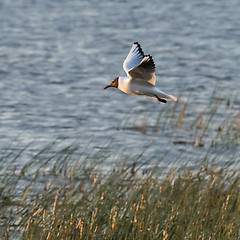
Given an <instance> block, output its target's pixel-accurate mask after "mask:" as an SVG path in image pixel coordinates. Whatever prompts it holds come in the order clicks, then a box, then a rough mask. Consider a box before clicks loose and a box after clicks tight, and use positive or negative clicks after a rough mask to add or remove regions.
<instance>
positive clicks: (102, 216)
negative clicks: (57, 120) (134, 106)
mask: <svg viewBox="0 0 240 240" xmlns="http://www.w3.org/2000/svg"><path fill="white" fill-rule="evenodd" d="M179 99H180V100H179V101H178V102H176V103H175V104H171V105H169V106H168V107H166V108H163V109H162V110H161V111H160V112H159V114H158V115H157V116H156V118H155V119H150V118H148V117H146V115H145V116H144V114H142V115H141V116H140V118H138V117H137V119H135V120H134V122H133V123H131V119H133V118H132V115H130V116H128V115H127V116H126V118H124V119H123V122H122V123H120V125H119V126H118V127H117V129H116V131H119V130H120V131H121V130H122V129H124V127H125V126H126V125H128V126H129V125H130V126H131V125H132V126H133V127H132V128H131V129H135V130H137V131H139V132H140V134H149V135H151V134H153V135H154V134H155V135H154V136H158V135H157V134H158V132H160V133H161V134H165V135H164V136H165V137H167V136H168V139H167V141H166V142H169V143H171V144H172V145H171V146H174V147H175V146H181V148H185V149H186V148H188V150H189V149H191V152H193V153H194V152H200V151H199V150H201V151H202V153H203V154H201V155H199V156H197V161H198V163H199V164H198V165H197V166H196V167H195V168H194V169H192V170H187V168H186V166H180V167H179V166H178V168H175V169H174V168H170V167H169V168H167V169H168V170H167V171H166V170H165V169H166V168H165V169H163V168H160V166H158V165H157V164H156V166H154V165H153V164H152V165H146V166H144V162H145V161H146V156H145V151H146V150H147V148H146V149H142V150H141V151H142V152H141V151H140V152H138V154H137V156H136V155H135V157H134V158H133V157H131V159H128V158H127V155H126V154H124V160H122V159H121V156H117V155H116V156H115V155H113V156H112V155H111V152H110V151H109V149H110V148H111V144H110V145H107V146H104V147H103V148H100V150H98V151H93V150H92V151H91V146H89V149H88V151H87V152H90V154H89V155H85V154H82V153H81V150H80V152H79V145H78V144H72V145H69V146H67V147H65V148H62V149H60V150H59V148H58V147H56V144H53V143H51V144H49V145H48V146H46V147H45V148H43V149H42V150H40V151H39V152H38V153H36V154H35V155H33V157H32V158H31V159H30V160H29V161H28V162H27V163H26V164H24V165H21V166H20V165H19V162H20V161H21V160H22V158H24V157H23V156H25V155H26V154H25V153H26V152H27V151H28V148H29V146H26V147H25V148H21V147H20V150H19V151H14V150H12V149H11V148H10V147H9V149H5V150H4V151H2V152H1V156H0V239H239V238H240V174H239V167H238V166H239V165H238V162H239V156H238V154H235V153H237V149H238V147H239V129H240V122H239V119H240V115H239V113H237V112H236V108H235V107H236V104H233V103H232V102H231V101H230V100H216V99H215V100H212V101H211V102H210V103H209V106H207V107H206V108H205V109H201V110H199V109H198V108H197V107H196V108H195V109H196V111H193V109H190V108H189V106H188V104H187V103H186V102H184V101H182V100H181V96H179ZM212 99H214V97H212ZM236 113H237V114H236ZM133 114H134V113H133ZM146 114H149V113H148V112H147V113H146ZM142 116H143V117H144V119H143V120H142V119H141V117H142ZM149 121H150V123H149ZM149 132H151V133H149ZM196 150H198V151H196ZM225 150H227V151H226V153H229V151H232V152H234V154H233V155H231V156H230V155H229V156H228V155H227V154H226V153H225ZM223 153H224V154H223ZM109 155H110V156H111V157H113V159H114V160H118V159H120V160H118V162H119V163H118V164H116V165H115V166H112V167H109V165H108V166H106V164H104V162H105V161H106V160H107V161H109ZM146 155H147V154H146ZM185 156H187V155H185ZM185 156H184V157H185ZM189 156H191V155H189ZM160 158H164V157H162V156H160V157H158V161H160V160H161V159H160ZM181 158H182V156H181ZM223 158H224V164H220V163H221V162H223ZM177 160H178V157H177V159H176V161H177ZM187 161H189V162H191V159H190V158H189V159H188V158H187V159H186V160H185V161H182V159H181V162H183V163H184V162H187ZM112 162H113V161H112ZM173 162H174V159H173ZM101 163H103V164H101ZM229 166H231V167H229ZM234 166H235V167H234Z"/></svg>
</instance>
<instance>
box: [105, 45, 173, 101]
mask: <svg viewBox="0 0 240 240" xmlns="http://www.w3.org/2000/svg"><path fill="white" fill-rule="evenodd" d="M123 69H124V70H125V72H126V73H127V76H128V77H116V78H114V79H113V80H112V81H111V83H110V84H109V85H108V86H106V87H105V88H104V89H107V88H109V87H115V88H118V89H119V90H121V91H123V92H125V93H127V94H134V95H145V96H149V97H154V98H156V99H157V100H158V101H159V102H162V103H166V102H167V100H166V99H171V100H174V101H177V98H176V97H174V96H172V95H169V94H166V93H164V92H162V91H161V90H159V89H158V88H157V87H155V80H156V78H155V64H154V62H153V59H152V56H150V55H144V53H143V50H142V48H141V46H140V44H139V43H138V42H135V43H134V44H133V46H132V48H131V50H130V52H129V54H128V56H127V58H126V59H125V61H124V63H123Z"/></svg>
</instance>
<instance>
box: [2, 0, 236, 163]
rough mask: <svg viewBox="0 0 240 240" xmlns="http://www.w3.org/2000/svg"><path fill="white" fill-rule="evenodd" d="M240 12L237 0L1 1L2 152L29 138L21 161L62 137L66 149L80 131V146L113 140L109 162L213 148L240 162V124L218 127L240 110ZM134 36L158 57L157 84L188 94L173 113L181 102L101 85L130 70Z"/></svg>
mask: <svg viewBox="0 0 240 240" xmlns="http://www.w3.org/2000/svg"><path fill="white" fill-rule="evenodd" d="M239 12H240V1H238V0H235V1H232V0H229V1H225V0H219V1H211V0H209V1H207V0H204V1H191V0H187V1H180V0H177V1H166V0H164V1H163V0H161V1H159V0H151V1H143V0H140V1H125V0H122V1H108V0H104V1H97V0H90V1H83V0H70V1H61V0H59V1H58V0H51V1H50V0H41V1H35V0H18V1H16V0H1V2H0V91H1V92H0V93H1V94H0V146H1V149H2V151H4V149H11V151H13V150H16V151H18V150H19V149H21V148H22V147H23V146H26V145H27V144H29V143H31V145H30V146H29V148H28V149H29V150H28V151H29V152H27V153H28V154H25V155H24V157H22V158H20V159H21V162H19V163H18V164H20V165H21V164H25V163H26V162H27V161H28V160H29V159H30V158H31V156H32V155H34V154H35V153H36V152H38V151H40V150H41V149H42V148H43V147H44V146H46V145H47V144H49V143H51V142H52V141H55V140H57V142H58V146H59V147H60V148H61V147H64V146H67V145H70V144H71V143H74V142H77V143H78V144H79V146H80V147H79V154H80V155H81V156H84V155H88V154H89V153H94V152H96V153H97V152H98V151H99V149H104V151H105V152H107V154H106V158H107V161H108V162H109V163H114V162H115V161H117V160H120V159H124V158H126V159H127V158H129V159H130V160H131V161H132V160H134V159H136V158H138V156H139V155H141V154H143V156H142V157H141V159H142V160H144V161H146V162H148V163H149V165H150V164H151V163H153V164H155V163H157V162H158V161H159V162H160V161H162V163H163V164H169V163H171V162H175V161H177V163H178V164H179V165H183V164H185V161H187V162H188V163H190V164H193V165H194V164H196V162H195V160H194V159H199V155H203V156H204V155H206V154H207V152H209V151H210V155H211V156H213V158H214V154H222V155H221V156H222V157H219V158H218V161H222V164H224V161H228V162H229V161H231V160H232V161H235V162H236V161H238V160H239V140H238V138H239V132H234V133H229V134H233V135H234V134H236V136H235V135H234V136H235V138H237V140H236V139H233V140H232V138H234V137H232V136H230V137H228V136H227V137H226V136H225V134H223V136H222V137H221V136H218V135H217V134H218V132H217V128H218V126H219V125H220V124H221V123H223V124H231V122H230V123H226V121H227V120H228V119H234V118H235V117H236V116H237V114H238V113H239V110H240V107H239V106H240V98H239V93H240V67H239V66H240V28H239V23H240V14H239ZM135 41H138V42H140V44H141V45H142V48H143V50H144V52H145V54H151V55H152V56H153V59H154V61H155V64H156V77H157V86H158V87H159V88H160V89H162V90H163V91H166V92H167V93H169V94H172V95H175V96H180V95H181V98H180V101H179V103H178V104H177V105H176V111H175V115H174V114H173V112H174V110H173V109H174V106H175V105H174V103H168V104H165V105H164V104H161V103H159V102H157V101H156V100H154V99H152V100H149V99H148V98H144V97H140V96H128V95H125V94H124V93H121V92H120V91H118V90H117V89H108V90H106V91H104V90H103V88H104V87H105V86H106V85H107V84H108V83H109V82H110V81H111V80H112V79H113V78H115V77H116V76H119V75H122V76H124V75H125V72H124V70H123V69H122V63H123V61H124V59H125V57H126V56H127V54H128V51H129V50H130V48H131V45H132V43H133V42H135ZM225 100H226V101H225ZM227 100H229V102H228V103H227ZM186 104H187V105H186ZM184 105H185V106H186V107H187V108H186V111H185V115H184V117H183V122H182V123H181V121H180V123H178V118H179V117H178V116H179V114H180V111H181V109H183V107H184ZM218 105H219V106H220V107H219V110H218V111H217V113H216V115H214V117H213V119H212V120H211V127H209V128H207V131H206V133H203V135H204V139H206V140H205V141H204V144H203V146H200V147H199V146H198V142H196V143H195V142H194V141H196V139H195V136H194V134H193V133H194V131H193V130H192V129H193V128H194V126H195V125H194V124H195V123H196V121H195V120H196V119H199V118H201V116H203V121H205V126H206V125H207V122H208V120H209V119H210V118H211V112H212V111H213V110H214V107H215V106H218ZM227 105H229V107H228V109H227V110H226V108H227V107H226V106H227ZM169 109H171V110H169ZM161 112H163V113H164V114H163V115H164V116H163V117H161V116H160V117H159V113H161ZM171 114H173V115H174V116H173V117H171V116H169V117H167V116H168V115H171ZM198 116H200V117H199V118H198ZM158 118H159V119H158ZM171 119H173V120H171ZM171 121H173V123H172V122H171ZM229 121H231V120H229ZM236 121H237V120H236ZM236 123H237V122H236ZM178 124H180V125H178ZM154 126H155V127H154ZM237 127H238V126H236V128H237ZM229 129H230V130H231V128H229ZM230 130H229V131H230ZM196 131H198V130H196ZM199 132H200V134H199V133H196V136H199V138H200V137H201V136H202V132H203V130H202V129H200V130H199ZM219 134H220V135H221V133H219ZM205 135H206V136H205ZM215 138H216V139H217V140H216V144H215V145H214V146H213V147H211V144H212V139H215ZM229 139H230V140H229ZM235 140H236V141H235ZM197 141H198V140H197ZM229 142H230V143H229ZM232 142H234V144H231V143H232ZM209 149H210V150H209ZM219 152H220V153H219ZM219 164H221V163H219Z"/></svg>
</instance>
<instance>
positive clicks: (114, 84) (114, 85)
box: [104, 77, 119, 89]
mask: <svg viewBox="0 0 240 240" xmlns="http://www.w3.org/2000/svg"><path fill="white" fill-rule="evenodd" d="M118 79H119V77H116V78H114V79H113V80H112V81H111V82H110V84H109V85H107V86H106V87H105V88H104V89H107V88H109V87H115V88H118Z"/></svg>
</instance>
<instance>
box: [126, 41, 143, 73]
mask: <svg viewBox="0 0 240 240" xmlns="http://www.w3.org/2000/svg"><path fill="white" fill-rule="evenodd" d="M143 58H144V53H143V50H142V48H141V46H140V44H139V43H138V42H135V43H134V44H133V45H132V48H131V50H130V52H129V53H128V55H127V57H126V59H125V61H124V62H123V69H124V70H125V72H126V73H127V75H128V72H129V70H130V69H132V68H134V67H136V66H138V65H139V64H140V62H141V61H142V60H143Z"/></svg>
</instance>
